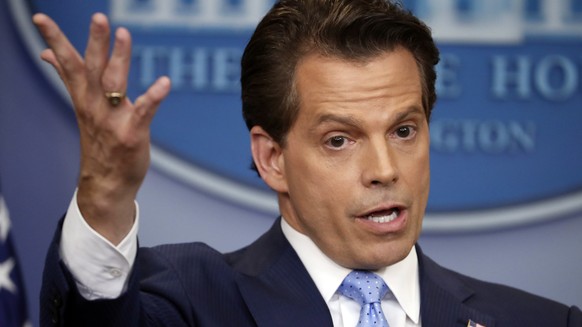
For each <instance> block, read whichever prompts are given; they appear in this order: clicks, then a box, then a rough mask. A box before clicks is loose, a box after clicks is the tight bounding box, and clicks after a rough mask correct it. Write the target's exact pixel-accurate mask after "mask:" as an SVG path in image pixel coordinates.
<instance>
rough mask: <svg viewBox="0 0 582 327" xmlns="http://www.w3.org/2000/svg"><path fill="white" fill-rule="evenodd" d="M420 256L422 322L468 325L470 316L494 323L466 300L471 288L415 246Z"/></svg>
mask: <svg viewBox="0 0 582 327" xmlns="http://www.w3.org/2000/svg"><path fill="white" fill-rule="evenodd" d="M416 248H417V251H418V258H419V263H420V265H419V268H420V271H419V274H420V290H421V295H420V299H421V305H420V312H421V317H422V326H423V327H431V326H467V324H468V322H469V320H472V321H475V322H477V323H479V324H480V325H483V326H486V327H494V326H495V320H494V319H493V318H492V317H490V316H489V315H487V314H484V313H482V312H480V311H478V310H476V309H474V308H471V307H470V306H468V305H466V301H467V300H469V299H470V298H471V297H472V296H474V291H473V290H472V289H470V288H468V287H467V286H465V284H464V283H463V282H462V281H461V280H459V279H458V278H457V277H456V276H455V275H453V274H452V273H451V272H450V271H448V270H445V269H444V268H442V267H441V266H439V265H438V264H436V263H435V262H434V261H432V260H431V259H430V258H428V257H426V256H425V255H424V254H423V253H422V250H421V249H420V247H419V246H418V245H417V246H416Z"/></svg>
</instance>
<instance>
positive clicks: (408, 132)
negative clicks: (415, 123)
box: [396, 126, 416, 139]
mask: <svg viewBox="0 0 582 327" xmlns="http://www.w3.org/2000/svg"><path fill="white" fill-rule="evenodd" d="M415 133H416V129H415V128H414V127H412V126H400V127H398V129H396V136H397V137H399V138H401V139H409V138H411V137H412V136H414V134H415Z"/></svg>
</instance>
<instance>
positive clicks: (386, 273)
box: [281, 219, 420, 323]
mask: <svg viewBox="0 0 582 327" xmlns="http://www.w3.org/2000/svg"><path fill="white" fill-rule="evenodd" d="M281 229H282V230H283V234H284V235H285V237H286V238H287V240H288V241H289V243H290V244H291V246H292V247H293V249H294V250H295V252H297V255H298V256H299V259H300V260H301V262H302V263H303V265H304V266H305V268H306V269H307V272H308V273H309V276H310V277H311V279H313V281H314V283H315V285H316V286H317V288H318V290H319V292H320V293H321V295H322V297H323V299H324V300H325V301H326V303H329V302H330V301H331V299H332V297H333V296H334V295H335V293H336V291H337V288H338V287H339V285H340V284H341V282H342V281H343V280H344V278H345V277H346V276H347V274H349V273H350V271H351V269H347V268H344V267H342V266H340V265H338V264H337V263H335V262H334V261H333V260H331V259H330V258H329V257H328V256H326V255H325V254H324V253H323V252H322V251H321V250H320V249H319V247H317V245H315V243H314V242H313V241H312V240H311V239H310V238H309V237H308V236H306V235H304V234H301V233H300V232H298V231H296V230H295V229H293V227H291V226H290V225H289V224H288V223H287V222H286V221H285V219H281ZM375 273H376V274H378V275H380V276H381V277H382V278H383V279H384V281H385V282H386V284H387V285H388V287H389V288H390V291H391V292H392V294H394V297H395V298H396V300H397V301H398V303H399V304H400V306H401V307H402V309H403V310H404V312H406V315H407V316H408V317H409V318H410V320H412V321H413V322H414V323H418V322H419V320H420V285H419V282H418V258H417V255H416V249H415V247H413V248H412V250H411V251H410V253H409V254H408V256H407V257H406V258H404V259H403V260H402V261H400V262H397V263H395V264H393V265H391V266H388V267H385V268H382V269H380V270H378V271H375Z"/></svg>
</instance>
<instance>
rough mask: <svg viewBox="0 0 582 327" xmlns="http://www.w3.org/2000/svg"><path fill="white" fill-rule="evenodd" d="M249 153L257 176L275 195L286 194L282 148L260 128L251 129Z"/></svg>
mask: <svg viewBox="0 0 582 327" xmlns="http://www.w3.org/2000/svg"><path fill="white" fill-rule="evenodd" d="M250 133H251V152H252V154H253V161H254V163H255V166H257V170H258V171H259V175H261V178H262V179H263V181H265V183H267V185H268V186H269V187H270V188H272V189H273V190H275V191H276V192H277V193H285V192H287V179H286V177H285V160H284V157H283V148H281V146H280V145H279V143H277V142H275V140H273V138H271V136H270V135H269V134H268V133H267V132H266V131H265V130H264V129H263V128H262V127H260V126H254V127H253V128H251V132H250Z"/></svg>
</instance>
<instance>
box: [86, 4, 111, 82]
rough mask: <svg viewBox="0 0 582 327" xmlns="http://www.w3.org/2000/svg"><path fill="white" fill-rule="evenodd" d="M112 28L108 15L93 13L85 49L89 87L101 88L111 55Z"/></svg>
mask: <svg viewBox="0 0 582 327" xmlns="http://www.w3.org/2000/svg"><path fill="white" fill-rule="evenodd" d="M110 37H111V35H110V28H109V23H108V22H107V17H106V16H105V15H103V14H101V13H97V14H95V15H93V17H92V19H91V27H90V30H89V41H88V42H87V48H86V49H85V67H86V68H85V69H86V72H87V83H88V88H89V89H97V90H100V88H101V84H100V83H101V76H102V74H103V71H104V69H105V67H106V65H107V56H108V55H109V39H110Z"/></svg>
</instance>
